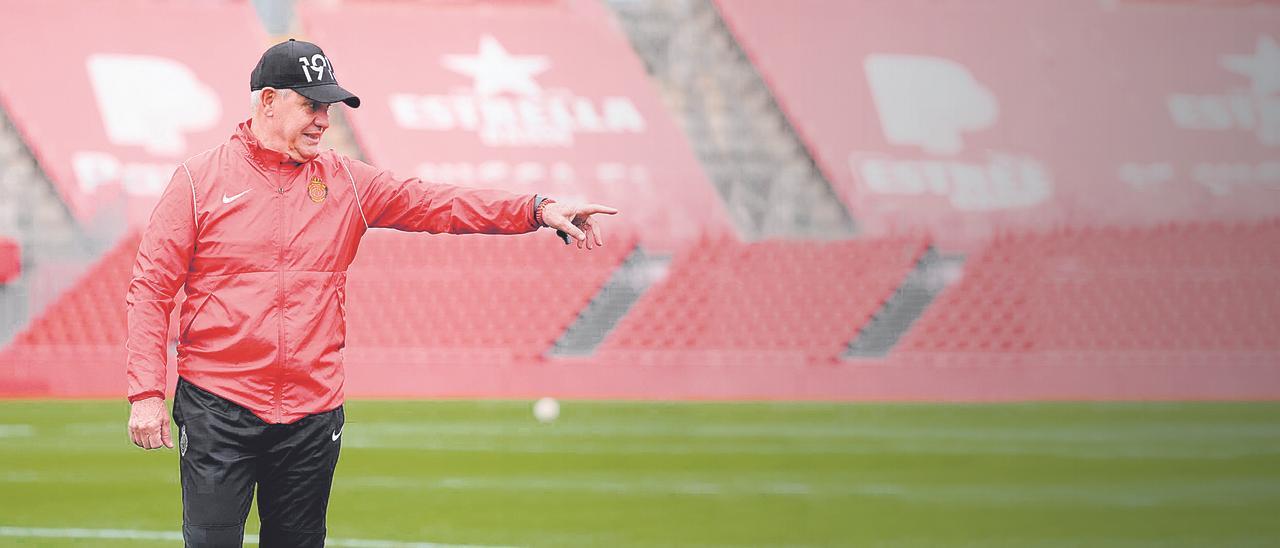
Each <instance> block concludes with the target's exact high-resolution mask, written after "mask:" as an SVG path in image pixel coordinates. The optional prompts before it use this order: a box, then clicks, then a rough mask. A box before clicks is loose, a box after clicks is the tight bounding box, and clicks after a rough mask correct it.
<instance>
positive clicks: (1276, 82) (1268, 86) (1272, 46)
mask: <svg viewBox="0 0 1280 548" xmlns="http://www.w3.org/2000/svg"><path fill="white" fill-rule="evenodd" d="M1222 66H1223V67H1224V68H1226V69H1227V70H1230V71H1232V72H1235V73H1239V74H1243V75H1245V76H1248V77H1249V79H1250V80H1253V92H1254V93H1255V94H1257V95H1260V96H1266V95H1270V94H1272V93H1274V92H1276V91H1280V47H1277V46H1276V41H1275V40H1273V39H1272V38H1271V37H1270V36H1259V37H1258V45H1257V48H1256V50H1255V51H1254V53H1253V55H1223V56H1222Z"/></svg>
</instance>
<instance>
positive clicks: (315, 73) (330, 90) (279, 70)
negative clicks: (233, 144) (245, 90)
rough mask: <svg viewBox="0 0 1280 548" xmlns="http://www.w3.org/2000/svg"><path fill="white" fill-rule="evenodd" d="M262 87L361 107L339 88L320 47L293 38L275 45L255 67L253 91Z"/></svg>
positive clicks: (354, 97) (322, 101) (326, 101)
mask: <svg viewBox="0 0 1280 548" xmlns="http://www.w3.org/2000/svg"><path fill="white" fill-rule="evenodd" d="M262 88H275V89H291V90H293V91H296V92H298V93H299V94H300V95H302V96H303V97H306V98H307V99H311V100H312V101H319V102H321V103H336V102H338V101H342V102H343V103H346V104H347V106H349V107H351V108H358V107H359V106H360V98H359V97H356V96H355V95H354V94H353V93H351V92H350V91H347V90H345V89H342V86H339V85H338V80H337V78H336V77H335V76H334V74H333V65H332V64H330V63H329V58H328V57H326V56H325V54H324V51H321V49H320V46H317V45H315V44H312V43H311V42H299V41H297V40H294V39H293V38H290V39H289V41H288V42H281V43H279V44H276V45H274V46H271V47H270V48H269V49H267V51H266V53H263V54H262V59H259V60H258V66H256V67H253V74H251V75H250V76H249V89H250V90H251V91H258V90H260V89H262Z"/></svg>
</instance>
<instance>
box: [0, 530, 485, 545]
mask: <svg viewBox="0 0 1280 548" xmlns="http://www.w3.org/2000/svg"><path fill="white" fill-rule="evenodd" d="M0 537H11V538H65V539H115V540H155V541H182V533H180V532H176V531H140V530H137V529H84V528H78V527H72V528H53V527H8V526H2V525H0ZM244 542H245V544H257V543H258V535H245V536H244ZM325 546H337V547H340V548H496V547H493V546H487V545H479V544H441V543H438V542H404V541H398V540H373V539H358V538H329V539H325Z"/></svg>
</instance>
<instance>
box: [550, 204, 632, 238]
mask: <svg viewBox="0 0 1280 548" xmlns="http://www.w3.org/2000/svg"><path fill="white" fill-rule="evenodd" d="M597 213H599V214H602V215H616V214H617V213H618V210H616V209H614V208H612V207H609V206H602V205H597V204H562V203H560V202H555V203H551V204H547V207H546V209H543V210H542V224H545V225H547V226H549V227H551V228H554V229H556V230H559V231H561V232H564V233H565V234H568V235H569V237H571V238H573V239H575V240H577V241H578V249H582V247H583V246H586V248H587V249H591V248H592V247H594V246H600V245H604V239H603V238H601V237H600V225H599V224H597V223H596V222H595V221H594V220H592V218H591V216H592V215H595V214H597Z"/></svg>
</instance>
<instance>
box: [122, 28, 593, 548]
mask: <svg viewBox="0 0 1280 548" xmlns="http://www.w3.org/2000/svg"><path fill="white" fill-rule="evenodd" d="M250 89H251V94H252V99H253V101H252V102H253V113H252V117H251V118H250V119H249V120H248V121H246V122H244V123H242V124H240V126H239V128H238V129H237V130H236V132H235V134H234V135H232V137H231V139H230V140H229V141H227V142H226V143H224V144H223V145H221V146H218V147H216V148H214V149H212V150H209V151H207V152H204V153H201V154H199V155H196V156H194V157H192V158H190V159H188V160H187V161H186V162H184V163H183V164H182V165H181V166H179V167H178V169H177V170H176V171H175V173H174V175H173V179H172V180H171V181H170V182H169V185H168V187H167V188H166V189H165V191H164V193H163V194H162V195H161V197H160V202H159V204H158V205H157V206H156V209H155V211H154V213H152V216H151V221H150V224H149V226H148V227H147V229H146V232H145V233H144V234H143V238H142V242H141V244H140V245H139V247H138V256H137V261H136V263H135V264H134V269H133V280H132V281H131V282H130V284H129V290H128V295H127V303H128V321H129V339H128V342H127V343H126V346H127V348H128V353H129V358H128V365H127V370H128V372H127V377H128V381H129V395H128V398H129V401H130V402H131V405H132V409H131V411H130V415H129V434H130V436H131V437H132V439H133V443H135V444H136V445H138V446H139V447H142V448H144V449H156V448H159V447H162V446H163V447H170V448H172V447H173V445H174V444H173V441H172V440H171V438H170V432H169V418H168V415H167V414H166V410H165V403H164V388H165V347H166V338H167V334H168V323H169V313H170V311H172V309H173V302H174V301H173V298H174V295H175V294H176V293H177V291H178V289H179V288H182V287H184V286H185V291H186V295H187V300H186V302H185V303H184V304H183V306H182V310H181V314H180V320H179V331H178V332H179V337H180V338H179V343H178V377H179V378H178V388H177V391H176V393H175V397H174V405H173V420H174V423H175V424H176V426H177V427H178V430H179V434H178V446H179V453H180V459H179V460H180V465H179V470H180V474H179V475H180V477H181V483H182V508H183V512H182V534H183V538H184V539H185V540H186V544H187V546H198V547H204V546H210V547H221V546H240V545H241V543H242V541H243V536H244V523H245V519H246V517H247V516H248V512H249V507H250V502H251V499H252V497H253V493H254V488H255V486H256V487H257V489H258V511H259V515H260V517H261V521H262V530H261V534H260V535H259V537H260V542H261V545H262V546H265V547H271V546H288V547H306V546H322V545H323V544H324V536H325V511H326V508H327V506H328V500H329V490H330V483H331V481H332V478H333V471H334V467H335V466H336V464H337V460H338V452H339V448H340V446H341V435H342V425H343V410H342V403H343V393H342V383H343V369H342V352H341V351H342V348H343V347H344V346H345V317H344V316H345V311H346V305H345V285H346V278H347V275H346V270H347V266H348V265H349V264H350V263H351V261H352V259H354V258H355V254H356V247H357V245H358V244H359V241H360V237H361V236H362V235H364V233H365V231H366V230H367V229H369V228H374V227H387V228H395V229H399V230H407V231H424V232H435V233H439V232H449V233H454V234H463V233H486V234H517V233H524V232H530V231H533V230H537V229H538V228H539V227H541V226H549V227H552V228H555V229H557V230H558V231H561V232H563V233H565V234H567V235H568V236H571V237H572V238H574V239H575V240H577V244H578V247H579V248H583V247H585V248H586V249H591V248H592V247H593V246H596V245H603V242H602V241H601V238H600V231H599V228H598V226H597V225H596V224H595V223H594V222H593V220H592V215H594V214H597V213H600V214H609V215H612V214H614V213H616V211H615V210H613V209H612V208H608V207H604V206H599V205H581V206H575V205H566V204H561V203H557V202H555V201H554V200H550V199H546V198H543V197H540V196H521V195H516V194H511V193H507V192H501V191H495V190H472V189H465V188H460V187H454V186H449V185H441V184H431V183H427V182H423V181H421V180H418V179H413V178H410V179H401V178H397V177H396V176H394V175H392V174H391V173H390V172H388V171H384V170H380V169H377V168H375V167H373V166H370V165H368V164H365V163H363V162H360V161H357V160H352V159H350V158H347V157H345V156H342V155H340V154H337V153H335V152H333V151H332V150H329V151H324V152H321V151H320V150H319V145H320V137H321V136H322V135H323V134H324V131H325V130H326V129H328V127H329V105H330V104H332V103H336V102H342V103H345V104H346V105H347V106H349V107H352V108H356V107H359V106H360V99H359V98H357V97H356V96H355V95H353V94H351V93H350V92H348V91H347V90H345V89H343V88H342V87H340V86H339V85H338V82H337V80H336V79H335V77H334V73H333V68H332V65H331V64H330V63H329V61H328V58H327V57H326V56H325V55H324V52H323V51H321V50H320V48H319V47H317V46H315V45H314V44H310V43H307V42H299V41H294V40H289V41H287V42H284V43H281V44H277V45H275V46H272V47H271V48H270V49H268V50H267V51H266V53H264V54H263V56H262V59H261V60H259V61H258V65H257V67H256V68H254V70H253V73H252V75H251V77H250ZM566 243H567V239H566ZM424 328H427V329H429V327H424Z"/></svg>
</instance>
